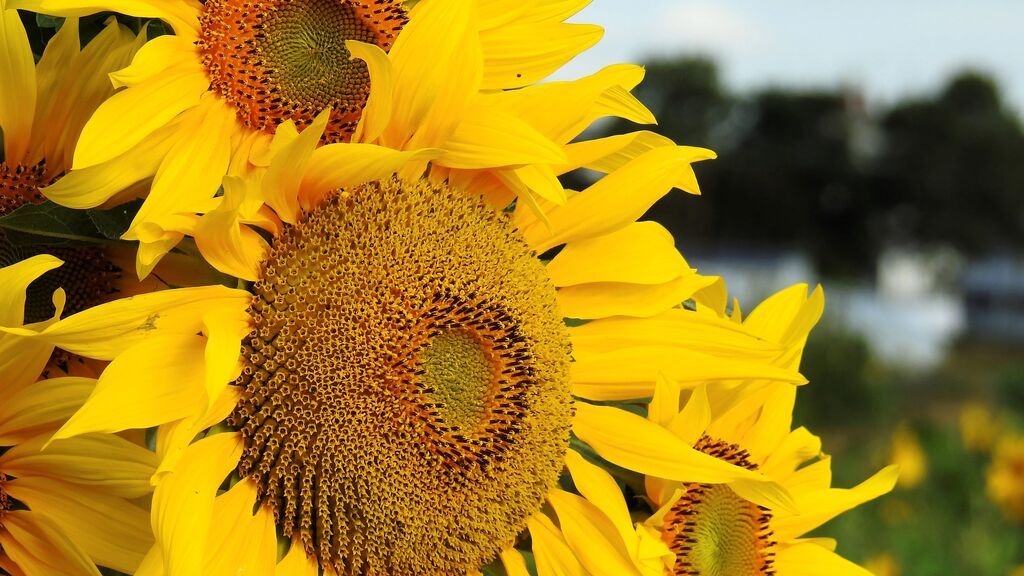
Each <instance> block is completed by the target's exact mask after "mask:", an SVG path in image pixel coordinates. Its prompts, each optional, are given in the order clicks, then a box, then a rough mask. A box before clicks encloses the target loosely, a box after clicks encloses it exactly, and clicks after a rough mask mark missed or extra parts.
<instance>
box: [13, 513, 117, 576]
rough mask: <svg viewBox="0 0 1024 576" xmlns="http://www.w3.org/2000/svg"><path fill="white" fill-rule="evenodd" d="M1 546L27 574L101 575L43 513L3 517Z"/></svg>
mask: <svg viewBox="0 0 1024 576" xmlns="http://www.w3.org/2000/svg"><path fill="white" fill-rule="evenodd" d="M4 528H5V530H0V547H2V548H3V549H4V553H6V554H7V555H8V556H10V557H11V560H14V563H15V564H17V565H18V567H19V568H21V569H22V570H24V571H25V573H26V574H28V575H31V576H35V575H36V574H38V575H40V576H42V575H43V574H60V575H61V576H100V572H99V570H97V569H96V565H95V564H93V562H92V560H90V559H89V557H88V556H86V554H85V552H83V551H82V549H81V548H79V547H78V546H77V545H76V544H75V543H74V542H73V541H72V540H71V539H70V538H68V536H67V534H65V533H64V531H63V530H61V529H60V528H59V527H57V525H56V524H55V523H54V522H53V521H52V520H50V519H49V518H47V517H46V516H43V515H42V514H36V513H34V512H30V511H28V510H14V511H10V512H8V513H7V514H5V515H4Z"/></svg>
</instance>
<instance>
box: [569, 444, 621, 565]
mask: <svg viewBox="0 0 1024 576" xmlns="http://www.w3.org/2000/svg"><path fill="white" fill-rule="evenodd" d="M565 465H566V467H567V468H569V473H570V474H572V482H573V484H575V485H576V490H578V491H579V493H580V494H582V495H583V497H584V498H586V499H587V500H588V501H590V503H591V504H593V505H594V506H595V507H596V508H597V509H598V510H600V511H601V514H603V515H604V516H605V518H607V519H608V521H609V522H610V523H611V525H612V526H614V528H615V530H616V531H617V532H618V534H619V540H620V541H621V543H622V544H623V545H624V546H625V549H626V550H631V549H633V547H634V546H635V545H636V532H634V531H633V521H632V519H630V517H629V509H628V508H626V501H625V499H624V497H623V495H622V490H620V489H619V485H618V484H616V483H615V479H614V478H612V477H611V475H610V474H608V473H607V472H605V471H604V469H602V468H601V467H600V466H595V465H594V464H591V463H590V462H587V461H586V459H584V458H583V456H580V453H579V452H577V451H575V450H571V449H570V450H569V451H568V452H566V454H565ZM563 529H564V527H563Z"/></svg>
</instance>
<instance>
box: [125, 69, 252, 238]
mask: <svg viewBox="0 0 1024 576" xmlns="http://www.w3.org/2000/svg"><path fill="white" fill-rule="evenodd" d="M129 90H131V89H129ZM235 123H236V119H235V111H234V110H232V109H231V108H230V107H228V106H227V105H225V104H224V103H223V102H221V101H220V100H219V99H217V98H207V99H205V100H203V102H201V103H200V104H199V105H198V106H196V107H195V108H193V109H192V110H189V111H188V113H186V114H183V115H182V119H181V128H180V131H179V137H178V141H177V142H175V144H174V145H173V146H171V148H170V150H168V151H167V156H165V157H164V159H163V161H162V162H161V163H160V167H159V168H158V169H157V172H156V175H155V176H154V177H153V186H152V188H151V189H150V192H149V196H148V197H147V198H146V202H145V203H144V204H143V205H142V207H141V208H140V209H139V211H138V213H136V214H135V218H134V219H133V220H132V223H131V225H130V226H129V231H131V230H132V229H134V228H137V227H138V226H139V225H140V224H141V223H142V222H159V221H160V219H161V218H163V217H165V216H167V215H175V214H180V213H192V212H198V211H200V210H201V208H200V207H201V206H202V205H203V204H204V203H205V202H208V201H209V200H210V199H211V198H213V197H214V195H215V194H216V193H217V190H218V189H219V188H220V185H221V180H222V179H223V177H224V174H226V173H227V170H228V162H229V160H230V158H231V135H232V133H233V131H234V126H235ZM196 134H202V135H203V136H202V137H201V138H197V137H196ZM126 236H128V237H130V236H129V235H128V234H126Z"/></svg>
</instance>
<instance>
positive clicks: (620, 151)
mask: <svg viewBox="0 0 1024 576" xmlns="http://www.w3.org/2000/svg"><path fill="white" fill-rule="evenodd" d="M666 146H675V142H673V141H672V140H671V139H669V138H667V137H665V136H662V135H661V134H658V133H656V132H650V131H647V130H641V131H638V132H630V133H628V134H616V135H614V136H605V137H604V138H595V139H593V140H581V141H579V142H573V143H571V144H568V145H567V146H566V147H565V154H566V156H568V157H569V163H568V164H567V165H565V166H564V167H561V168H562V170H563V171H566V172H568V171H569V170H573V169H576V168H581V167H583V168H589V169H591V170H596V171H598V172H603V173H605V174H608V173H610V172H614V171H615V170H618V169H619V168H621V167H623V166H625V165H626V164H627V163H628V162H629V161H630V160H632V159H634V158H636V157H637V156H640V155H641V154H643V153H644V152H647V151H650V150H653V149H655V148H663V147H666ZM677 187H678V186H677Z"/></svg>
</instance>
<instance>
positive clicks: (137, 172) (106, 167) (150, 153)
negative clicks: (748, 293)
mask: <svg viewBox="0 0 1024 576" xmlns="http://www.w3.org/2000/svg"><path fill="white" fill-rule="evenodd" d="M178 126H179V124H178V123H172V124H171V125H169V126H165V127H164V128H161V129H159V130H157V131H155V132H153V133H152V134H150V135H149V136H148V137H146V138H145V139H144V140H142V142H140V143H139V144H138V145H137V146H135V147H133V148H132V149H131V150H128V151H127V152H125V153H123V154H121V155H119V156H117V157H115V158H112V159H110V160H108V161H106V162H102V163H100V164H95V165H93V166H89V167H87V168H81V169H77V170H72V171H71V172H69V173H67V174H65V175H64V176H63V177H61V178H60V179H59V180H57V182H55V183H54V184H52V185H50V186H47V187H46V188H43V189H42V192H43V194H44V195H46V197H47V198H49V199H50V200H53V201H54V202H56V203H57V204H60V205H62V206H67V207H68V208H76V209H87V208H95V207H97V206H99V205H101V204H103V203H104V202H107V201H108V200H110V199H111V198H113V197H114V196H115V195H116V194H118V193H119V192H122V191H124V190H126V189H128V188H130V187H131V186H133V185H135V184H137V183H139V182H142V181H143V180H145V179H147V178H151V177H152V176H153V175H154V174H156V171H157V169H158V168H159V167H160V163H161V162H162V161H163V159H164V157H165V156H166V155H167V153H168V151H170V149H171V146H172V145H173V144H174V143H175V137H176V136H177V130H178Z"/></svg>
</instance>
